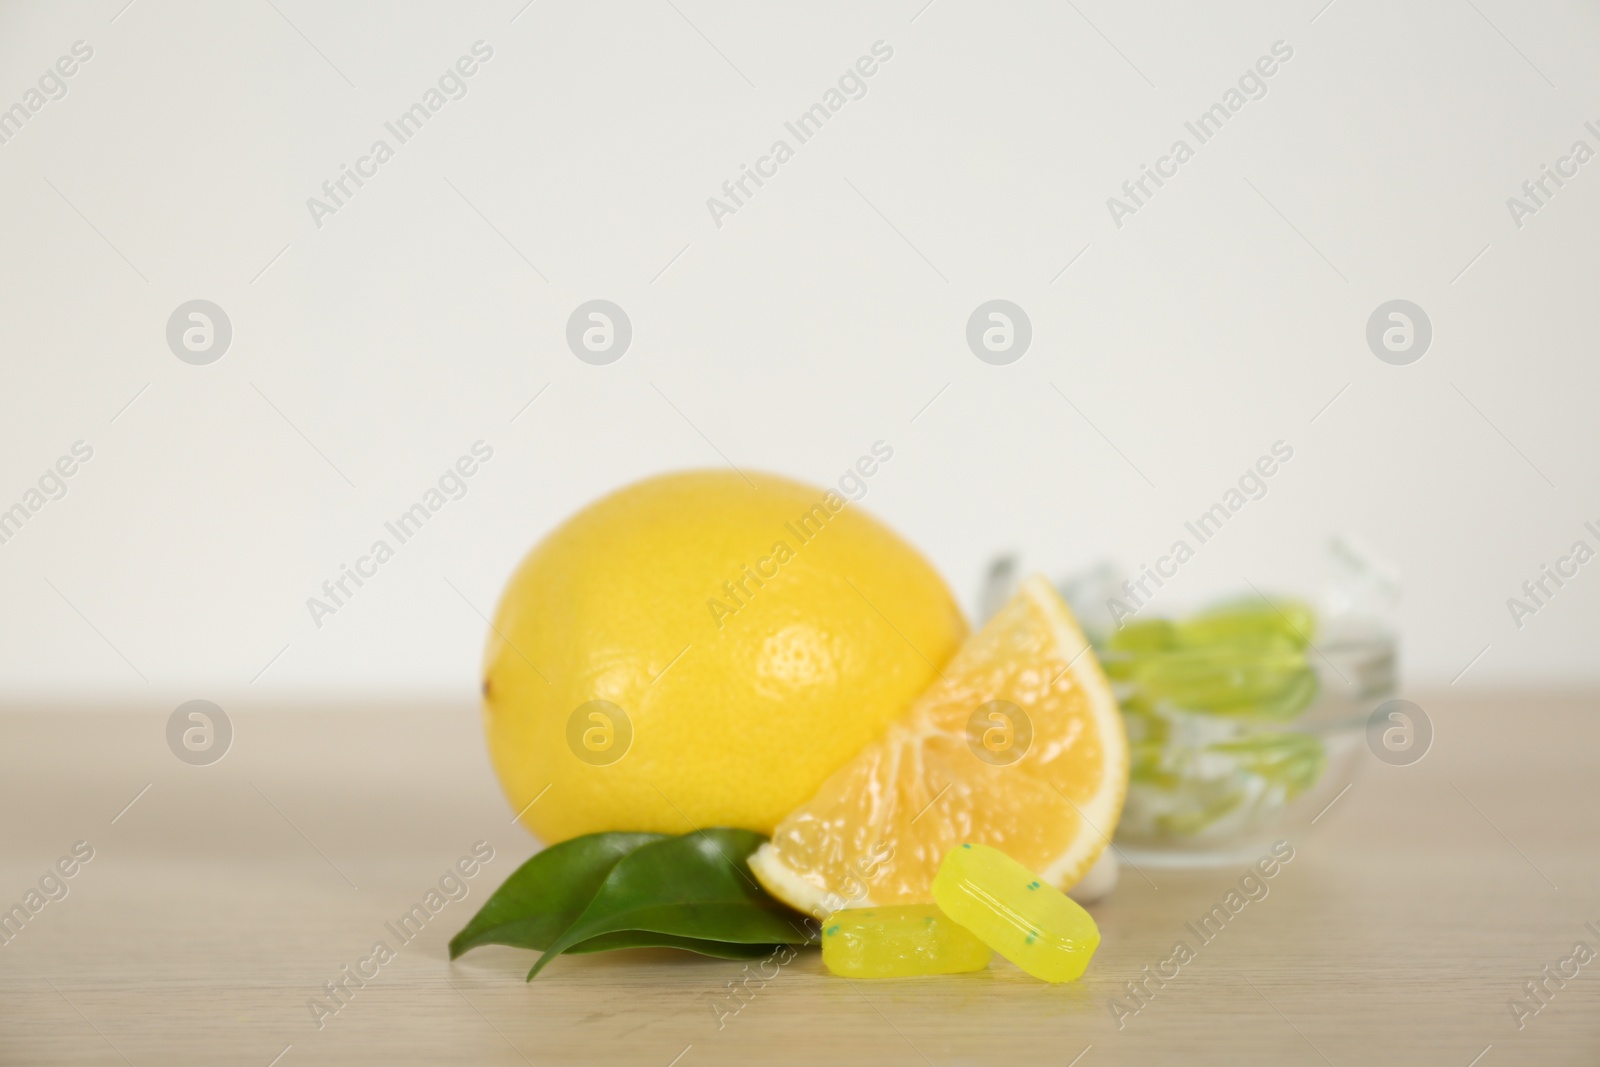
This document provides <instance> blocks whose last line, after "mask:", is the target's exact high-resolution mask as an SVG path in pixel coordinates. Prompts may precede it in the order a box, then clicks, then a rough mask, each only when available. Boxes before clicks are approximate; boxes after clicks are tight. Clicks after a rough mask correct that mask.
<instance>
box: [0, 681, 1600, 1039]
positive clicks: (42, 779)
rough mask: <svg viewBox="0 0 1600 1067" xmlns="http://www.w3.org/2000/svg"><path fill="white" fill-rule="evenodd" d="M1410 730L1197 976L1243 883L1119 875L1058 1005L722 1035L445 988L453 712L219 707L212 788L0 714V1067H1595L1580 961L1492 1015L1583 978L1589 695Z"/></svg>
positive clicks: (957, 979) (508, 850) (581, 972)
mask: <svg viewBox="0 0 1600 1067" xmlns="http://www.w3.org/2000/svg"><path fill="white" fill-rule="evenodd" d="M1416 699H1417V700H1418V702H1419V703H1420V704H1422V705H1423V707H1425V708H1426V709H1428V711H1429V713H1430V715H1431V716H1432V719H1433V723H1434V727H1435V730H1436V737H1435V740H1434V744H1433V749H1432V751H1431V752H1430V753H1429V754H1428V756H1427V757H1426V758H1425V759H1423V760H1422V761H1421V762H1420V763H1417V764H1415V765H1413V766H1409V767H1391V766H1387V765H1383V764H1380V763H1379V762H1378V761H1377V760H1375V759H1371V758H1368V757H1367V756H1366V755H1365V753H1363V759H1362V765H1361V769H1360V772H1359V773H1358V774H1357V775H1356V776H1355V780H1354V784H1353V785H1352V787H1351V788H1350V789H1349V790H1348V792H1347V793H1345V794H1344V795H1343V796H1342V797H1341V798H1340V799H1339V800H1338V801H1337V802H1336V804H1335V805H1334V806H1333V808H1332V809H1331V810H1330V811H1329V812H1328V813H1327V814H1326V815H1324V816H1323V817H1322V818H1321V819H1320V821H1319V822H1318V824H1317V825H1316V826H1315V827H1312V828H1311V829H1310V831H1309V832H1308V833H1306V834H1303V835H1301V836H1300V838H1299V839H1298V840H1295V841H1293V845H1294V848H1295V850H1296V852H1295V859H1294V861H1293V862H1292V863H1291V864H1290V865H1289V866H1287V867H1285V868H1284V869H1283V870H1282V871H1281V873H1280V874H1279V875H1278V876H1277V877H1276V878H1274V879H1273V880H1272V882H1271V883H1270V887H1271V889H1270V895H1269V896H1267V897H1266V898H1265V899H1263V900H1260V901H1257V902H1254V903H1251V904H1249V905H1248V906H1247V907H1246V908H1245V909H1244V910H1243V911H1241V912H1240V913H1239V915H1237V916H1236V917H1234V918H1233V920H1232V921H1231V922H1230V923H1229V924H1228V925H1227V926H1226V928H1225V929H1224V930H1223V931H1222V932H1221V933H1220V934H1219V935H1217V936H1216V937H1215V939H1214V940H1212V941H1211V942H1210V943H1208V944H1204V945H1200V943H1199V941H1198V940H1197V939H1195V938H1194V937H1193V936H1192V934H1190V933H1189V932H1188V931H1187V928H1186V927H1185V923H1188V922H1192V921H1195V920H1197V919H1198V918H1199V917H1200V916H1201V915H1202V914H1203V913H1204V912H1206V911H1207V910H1208V909H1209V908H1210V907H1211V905H1212V904H1214V903H1216V902H1218V901H1219V900H1221V898H1222V897H1223V895H1224V894H1225V893H1226V892H1227V890H1228V889H1229V888H1230V887H1231V886H1232V885H1233V884H1235V883H1236V882H1237V880H1238V879H1239V877H1240V876H1241V875H1242V874H1243V873H1244V870H1243V868H1242V867H1240V868H1239V869H1233V868H1221V869H1214V870H1202V871H1174V870H1155V869H1149V870H1146V871H1145V873H1146V874H1147V875H1148V876H1149V879H1150V880H1149V881H1146V879H1145V878H1144V877H1140V876H1138V875H1136V874H1134V873H1132V872H1129V871H1126V870H1125V871H1124V872H1123V879H1122V883H1121V885H1120V886H1119V887H1118V888H1117V890H1116V892H1115V893H1114V894H1113V895H1112V896H1111V897H1110V898H1109V899H1108V900H1107V901H1105V902H1104V903H1102V904H1100V905H1098V906H1097V907H1096V908H1095V909H1094V910H1095V914H1096V917H1097V919H1098V921H1099V923H1100V927H1101V930H1102V932H1103V934H1104V942H1103V944H1102V946H1101V948H1100V952H1099V954H1098V956H1097V957H1096V958H1095V961H1094V963H1093V965H1092V966H1091V968H1090V970H1089V973H1088V974H1087V976H1086V977H1085V978H1084V979H1083V980H1082V981H1080V982H1077V983H1074V984H1069V985H1065V986H1057V987H1051V986H1047V985H1043V984H1041V983H1037V982H1034V981H1032V980H1030V979H1028V978H1027V977H1026V976H1025V975H1023V974H1021V972H1019V971H1017V970H1015V969H1014V968H1012V967H1010V966H1009V965H1008V964H1004V963H1003V962H998V961H997V962H996V964H995V965H994V966H993V967H991V969H990V970H989V971H987V972H981V973H977V974H970V975H961V976H954V977H944V978H936V979H910V980H899V981H883V982H854V983H852V982H847V981H844V980H842V979H839V978H835V977H832V976H830V975H828V974H826V973H825V972H824V971H823V970H822V966H821V962H820V959H819V958H818V956H817V955H816V954H815V953H814V952H807V953H803V954H801V956H800V957H799V958H798V959H797V960H795V961H794V962H793V963H791V964H790V965H788V966H786V967H784V968H782V969H781V970H780V971H779V972H778V973H777V975H776V977H773V978H771V979H770V980H769V981H767V982H766V983H765V984H764V985H758V984H757V982H759V979H757V980H756V981H755V982H752V983H751V985H750V987H749V988H750V991H748V992H744V993H743V994H742V996H743V998H744V999H743V1003H742V1006H739V1005H740V1004H741V1002H740V1001H738V1000H734V999H732V998H730V996H729V993H728V984H729V983H730V982H738V981H740V979H741V978H742V974H743V968H744V966H745V965H744V964H740V963H728V962H722V961H714V960H706V959H701V958H698V957H690V956H680V955H678V954H675V953H669V952H633V953H616V954H608V955H599V956H588V957H574V958H570V959H565V960H559V961H557V962H556V963H555V964H553V965H552V966H551V967H550V968H549V970H547V971H546V972H545V974H544V975H543V976H541V978H540V979H539V980H538V981H536V982H534V983H532V984H525V983H524V982H523V980H522V976H523V973H524V972H525V971H526V970H527V967H528V965H529V964H530V962H531V960H532V959H533V957H532V955H531V954H530V953H526V952H518V951H513V950H510V949H498V948H489V949H481V950H479V951H476V952H474V953H471V954H470V955H468V956H467V957H465V958H463V959H462V960H460V961H458V962H456V963H454V964H451V963H449V962H447V960H446V952H445V943H446V941H447V940H448V939H449V937H450V935H451V934H453V933H454V932H455V931H456V930H457V929H459V928H460V927H461V925H462V924H463V923H464V922H465V921H466V920H467V919H468V918H469V917H470V915H471V914H472V912H473V911H474V910H475V909H476V908H477V906H478V905H479V904H480V903H481V902H482V900H483V899H484V897H485V895H486V894H487V893H488V892H489V891H490V890H491V889H492V888H493V887H494V886H496V885H498V884H499V882H500V880H501V879H503V878H504V877H505V875H506V874H508V873H509V872H510V871H511V870H512V869H513V868H514V867H515V866H516V865H517V864H518V863H520V862H521V861H522V860H523V859H525V858H526V857H527V856H528V855H529V854H530V853H531V852H532V850H533V846H532V842H531V841H530V840H529V838H528V837H527V835H526V834H525V833H524V832H523V831H522V830H521V829H520V828H518V827H516V826H514V825H512V824H511V823H510V813H509V811H508V809H507V806H506V803H505V801H504V800H503V798H502V797H501V795H500V792H499V789H498V787H497V785H496V783H495V781H494V779H493V777H492V775H491V773H490V770H489V766H488V763H487V759H486V757H485V754H484V749H483V742H482V736H481V731H480V729H479V723H478V716H477V710H476V708H475V707H472V706H466V705H463V706H459V707H438V708H426V709H399V710H394V709H386V710H383V711H370V710H368V711H362V710H350V709H327V710H317V711H311V710H294V709H285V708H243V707H239V708H232V709H230V712H231V718H232V723H233V726H234V731H235V736H234V738H233V741H232V746H231V749H230V751H229V752H228V754H227V755H226V757H225V758H223V759H222V760H221V761H220V762H217V763H215V764H213V765H210V766H190V765H187V764H185V763H183V762H180V761H179V760H178V759H177V758H175V757H174V755H173V753H172V752H171V751H170V750H169V749H168V746H167V742H166V738H165V727H166V720H167V715H168V712H169V711H170V709H169V708H159V709H147V710H128V709H124V710H121V711H112V712H108V711H87V710H81V709H58V710H13V711H11V712H3V713H0V813H3V825H4V840H5V846H4V849H3V850H0V906H3V907H9V906H10V905H11V904H12V903H13V902H21V901H22V900H23V898H24V895H25V894H26V893H27V892H28V890H29V888H30V887H32V886H36V885H38V883H39V881H40V879H41V878H42V877H43V876H44V875H45V874H46V873H47V871H49V870H50V869H52V868H53V866H54V865H55V864H56V863H57V861H58V860H61V859H63V858H67V859H68V861H69V862H67V863H66V864H65V866H68V867H73V864H72V862H71V857H72V848H73V846H74V844H75V843H76V842H79V841H83V842H87V843H88V846H87V847H91V848H92V849H93V858H92V859H91V860H89V861H88V862H87V863H82V864H80V865H78V866H76V867H74V873H73V876H72V877H71V878H69V879H62V880H61V884H62V885H64V886H65V887H66V890H67V895H66V896H65V897H64V898H63V899H59V900H54V901H49V902H48V903H46V904H44V905H43V906H42V907H41V908H40V909H39V911H38V912H37V914H34V915H32V916H31V918H30V919H29V920H28V921H27V923H26V924H25V925H23V926H22V928H21V929H20V931H18V932H17V933H16V934H15V935H14V936H12V937H11V940H10V941H9V943H7V944H5V945H4V946H3V947H0V1063H3V1064H43V1063H68V1062H70V1063H105V1064H120V1063H124V1062H126V1063H130V1064H137V1065H140V1067H144V1065H158V1064H160V1065H172V1064H188V1063H195V1064H251V1065H257V1067H267V1065H268V1064H273V1063H276V1064H278V1065H280V1067H300V1065H303V1064H314V1063H327V1064H334V1063H349V1062H365V1061H374V1062H385V1063H438V1062H472V1063H484V1064H488V1063H494V1064H520V1063H535V1064H559V1063H572V1062H599V1063H632V1064H647V1065H656V1067H667V1065H669V1064H678V1065H680V1067H698V1065H700V1064H707V1063H754V1062H760V1063H767V1062H782V1063H788V1062H794V1063H817V1062H823V1061H829V1062H833V1063H841V1064H842V1063H856V1062H863V1063H865V1062H871V1063H886V1064H923V1063H928V1064H977V1063H991V1062H994V1063H999V1062H1005V1063H1049V1064H1060V1065H1063V1067H1065V1065H1068V1064H1079V1065H1081V1067H1101V1065H1105V1064H1114V1063H1152V1064H1156V1063H1177V1062H1182V1063H1186V1064H1191V1063H1218V1064H1232V1063H1240V1062H1271V1063H1288V1064H1294V1063H1306V1064H1321V1063H1331V1064H1340V1065H1343V1064H1383V1063H1419V1064H1424V1063H1425V1064H1441V1065H1446V1067H1469V1064H1477V1065H1479V1067H1499V1065H1501V1064H1511V1063H1528V1064H1534V1063H1537V1064H1542V1065H1553V1064H1562V1063H1573V1064H1578V1063H1582V1064H1593V1063H1595V1062H1597V1061H1600V958H1597V959H1595V960H1594V961H1592V962H1589V963H1588V964H1587V965H1584V966H1582V967H1581V968H1580V969H1579V970H1578V973H1577V975H1576V977H1572V978H1570V979H1569V980H1566V981H1565V983H1564V985H1561V984H1558V980H1556V979H1551V980H1549V981H1547V982H1546V985H1545V988H1546V989H1547V990H1548V992H1547V993H1546V994H1545V996H1546V998H1547V1002H1546V1004H1545V1005H1544V1006H1543V1007H1542V1009H1541V1010H1540V1012H1539V1013H1538V1014H1537V1015H1529V1016H1527V1017H1526V1018H1524V1019H1523V1024H1524V1025H1523V1027H1522V1028H1521V1029H1519V1028H1518V1025H1517V1020H1516V1019H1515V1018H1514V1016H1513V1013H1512V1010H1511V1008H1510V1007H1509V1006H1508V1005H1509V1002H1510V1001H1511V999H1512V998H1520V999H1522V1000H1524V1001H1527V993H1526V992H1525V990H1524V983H1525V982H1526V981H1528V980H1530V979H1537V978H1540V977H1541V976H1542V972H1543V968H1545V967H1546V966H1547V965H1549V966H1550V967H1552V968H1555V969H1556V970H1560V969H1562V968H1563V967H1565V969H1566V970H1567V971H1568V973H1570V972H1571V969H1572V968H1573V967H1574V966H1575V964H1570V963H1569V964H1563V963H1562V962H1561V961H1563V960H1565V959H1567V958H1568V957H1570V956H1571V955H1572V952H1573V946H1574V944H1575V943H1576V942H1579V941H1582V942H1585V943H1587V945H1588V946H1589V947H1590V948H1592V949H1594V950H1595V951H1596V952H1600V934H1597V932H1596V931H1600V815H1597V812H1600V783H1597V781H1596V773H1595V772H1596V768H1597V765H1600V761H1597V759H1596V755H1597V753H1600V714H1597V708H1596V703H1597V701H1596V699H1595V697H1594V696H1593V695H1585V694H1568V695H1565V696H1560V695H1548V696H1539V697H1515V698H1511V697H1507V698H1504V699H1492V698H1485V697H1479V698H1474V699H1463V698H1462V697H1461V696H1460V695H1459V694H1433V695H1431V696H1430V695H1427V694H1423V695H1420V696H1417V697H1416ZM130 802H131V803H130ZM479 841H487V842H488V843H489V845H490V846H491V847H492V848H493V850H494V858H493V859H492V860H490V861H489V862H488V863H487V864H486V865H485V866H484V868H483V870H482V871H481V872H480V873H478V874H477V876H476V877H474V878H473V879H471V880H468V881H466V882H465V885H466V886H467V890H468V896H467V897H466V898H465V899H463V900H460V901H458V902H448V903H445V904H444V905H443V907H442V910H441V911H440V912H439V913H438V914H437V915H435V916H433V917H432V918H431V919H430V921H429V922H428V923H427V924H426V925H425V926H424V927H423V928H422V930H421V932H420V933H418V934H417V935H416V936H415V937H414V939H412V940H411V941H410V942H409V943H408V944H404V945H403V946H402V947H399V949H398V952H397V954H396V956H395V958H394V959H393V960H392V961H390V962H389V963H387V964H386V965H384V966H382V967H381V968H380V969H379V970H378V973H377V976H376V977H374V978H371V979H370V980H367V981H366V982H365V984H364V986H362V987H361V988H359V989H355V988H354V986H353V984H352V985H350V988H351V989H352V990H353V992H352V993H351V994H350V995H349V996H348V999H347V1003H345V1004H344V1006H343V1007H342V1008H341V1009H340V1010H339V1011H338V1012H337V1014H332V1015H325V1016H324V1017H323V1018H322V1019H321V1023H322V1025H321V1027H320V1028H319V1027H318V1025H317V1021H316V1019H315V1017H314V1014H313V1012H312V1010H311V1009H310V1008H309V1007H308V1004H309V1002H310V1001H311V1000H312V998H314V997H318V996H320V995H323V993H324V983H327V982H330V981H335V980H337V979H339V978H341V977H342V975H343V973H344V972H342V970H341V968H342V967H344V965H346V964H351V965H354V964H356V963H357V961H359V960H361V959H363V958H366V957H368V956H369V955H370V953H371V950H372V946H373V944H374V942H377V941H380V940H382V941H386V942H388V943H389V944H390V945H391V946H394V945H398V944H399V940H398V939H397V938H396V937H395V936H394V934H393V932H392V931H391V930H390V928H389V926H388V925H386V924H392V923H394V922H395V921H396V920H397V919H398V917H399V916H400V915H402V914H403V913H404V912H406V911H407V910H408V909H410V907H411V905H412V904H414V903H418V902H420V901H422V899H423V897H424V896H425V894H426V893H427V892H428V890H430V889H431V888H434V887H435V886H436V884H437V883H438V880H439V878H440V876H441V875H442V874H443V873H444V872H445V871H446V869H447V868H448V867H450V866H451V865H452V864H454V863H455V862H456V861H457V860H458V859H459V858H461V857H463V856H465V855H468V854H469V853H470V852H471V851H472V849H473V847H474V843H475V842H479ZM80 851H82V848H80ZM55 886H56V883H55V882H51V883H50V885H49V888H51V889H52V891H53V892H55V893H57V894H58V895H59V892H60V890H59V889H58V888H55ZM40 899H43V896H42V895H41V898H40ZM1586 923H1593V924H1594V927H1593V928H1590V927H1588V926H1586V925H1585V924H1586ZM1180 939H1182V940H1185V941H1187V942H1189V943H1190V944H1191V946H1192V947H1194V948H1195V950H1196V951H1195V958H1194V959H1193V960H1191V961H1190V962H1189V963H1188V964H1186V965H1184V966H1183V967H1182V968H1181V970H1180V971H1179V973H1178V976H1177V977H1175V978H1172V979H1170V980H1168V981H1167V982H1166V984H1165V986H1164V987H1162V988H1156V987H1155V986H1154V984H1153V983H1152V984H1151V986H1150V987H1149V988H1151V989H1152V990H1153V993H1152V994H1151V995H1150V997H1149V999H1148V1002H1147V1003H1146V1004H1145V1005H1144V1006H1143V1007H1142V1008H1141V1010H1140V1011H1139V1012H1138V1014H1137V1015H1134V1016H1132V1017H1129V1018H1125V1019H1124V1020H1123V1024H1124V1025H1123V1026H1122V1027H1121V1028H1120V1029H1119V1027H1118V1025H1117V1022H1116V1021H1115V1020H1114V1019H1113V1016H1112V1013H1111V1012H1110V1011H1109V1010H1108V1003H1109V1002H1110V1000H1111V999H1112V998H1114V997H1123V998H1124V999H1125V1000H1126V999H1127V998H1126V992H1125V988H1124V984H1125V983H1126V982H1128V981H1129V980H1131V979H1137V978H1140V977H1141V976H1142V975H1141V968H1143V967H1144V966H1145V965H1147V964H1148V965H1151V966H1154V965H1156V964H1157V963H1158V962H1160V961H1162V960H1164V959H1167V958H1168V957H1169V956H1170V954H1171V948H1172V946H1173V943H1174V942H1175V941H1177V940H1180ZM368 970H369V973H370V967H369V968H368ZM1168 970H1169V973H1170V968H1168ZM1552 973H1554V972H1552ZM1129 1003H1132V1002H1131V1001H1129ZM1529 1003H1531V1002H1529ZM714 1005H716V1006H719V1007H720V1011H719V1010H718V1008H714ZM735 1006H739V1007H738V1010H737V1012H736V1013H730V1009H731V1008H732V1007H735ZM719 1015H721V1016H722V1017H721V1019H720V1026H719V1018H718V1017H719Z"/></svg>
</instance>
